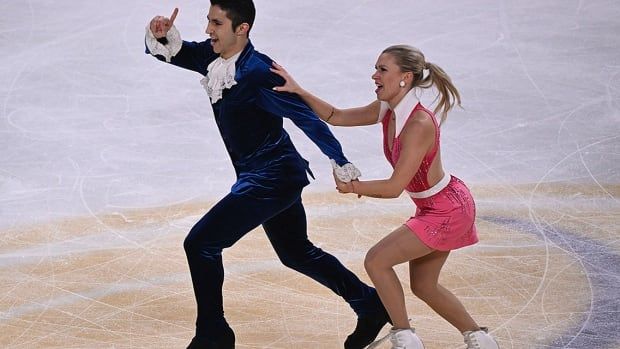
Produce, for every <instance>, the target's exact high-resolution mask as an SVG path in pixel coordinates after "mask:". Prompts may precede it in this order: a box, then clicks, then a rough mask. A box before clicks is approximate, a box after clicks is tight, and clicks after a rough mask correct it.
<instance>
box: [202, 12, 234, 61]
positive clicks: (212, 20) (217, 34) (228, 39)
mask: <svg viewBox="0 0 620 349" xmlns="http://www.w3.org/2000/svg"><path fill="white" fill-rule="evenodd" d="M207 19H208V20H209V24H207V29H206V30H205V32H206V33H207V35H209V37H210V38H211V45H212V46H213V51H215V52H216V53H219V54H220V56H222V57H223V58H230V56H232V55H234V54H235V53H236V51H237V50H238V49H239V40H240V38H241V37H242V36H239V35H237V34H236V33H235V31H234V30H233V28H232V21H231V20H230V19H229V18H228V17H227V16H226V12H225V11H223V10H222V9H221V8H220V7H219V6H217V5H213V6H211V7H210V8H209V14H208V15H207Z"/></svg>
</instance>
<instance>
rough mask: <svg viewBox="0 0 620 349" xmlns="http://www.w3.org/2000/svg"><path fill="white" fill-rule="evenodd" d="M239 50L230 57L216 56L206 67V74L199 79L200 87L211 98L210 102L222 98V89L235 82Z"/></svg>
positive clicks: (233, 84)
mask: <svg viewBox="0 0 620 349" xmlns="http://www.w3.org/2000/svg"><path fill="white" fill-rule="evenodd" d="M240 55H241V52H239V53H237V54H236V55H234V56H232V57H230V58H227V59H226V58H222V57H218V58H217V59H216V60H214V61H213V62H211V64H209V66H208V67H207V75H206V76H205V77H204V78H202V80H200V83H201V84H202V87H204V89H205V90H206V91H207V94H208V95H209V97H210V98H211V103H215V102H217V101H219V100H220V99H222V91H224V89H227V88H231V87H233V86H235V85H236V84H237V81H235V71H236V70H235V62H237V58H239V56H240Z"/></svg>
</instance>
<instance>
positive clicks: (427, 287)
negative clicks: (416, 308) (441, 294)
mask: <svg viewBox="0 0 620 349" xmlns="http://www.w3.org/2000/svg"><path fill="white" fill-rule="evenodd" d="M410 286H411V292H413V294H414V295H415V296H416V297H418V298H419V299H421V300H423V301H426V300H428V299H430V298H431V297H433V296H435V295H436V294H437V292H438V290H437V284H428V283H424V282H419V281H416V280H415V279H413V280H411V284H410Z"/></svg>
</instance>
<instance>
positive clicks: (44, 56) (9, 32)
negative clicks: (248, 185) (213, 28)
mask: <svg viewBox="0 0 620 349" xmlns="http://www.w3.org/2000/svg"><path fill="white" fill-rule="evenodd" d="M255 2H256V6H257V18H256V22H255V24H254V28H253V29H252V32H251V35H250V38H251V40H252V42H253V44H254V45H255V47H256V48H257V49H258V50H259V51H261V52H263V53H266V54H268V55H269V56H271V57H272V58H273V59H275V60H276V61H278V62H279V63H281V64H282V65H284V66H285V67H286V68H287V69H288V70H289V72H291V74H292V75H293V76H294V77H295V78H296V79H297V80H298V81H299V82H300V83H301V84H302V85H304V86H305V87H306V88H307V89H309V90H311V91H313V92H315V93H316V94H318V95H319V96H322V97H323V98H325V99H326V100H328V101H329V102H331V103H333V104H334V105H336V106H338V107H352V106H359V105H365V104H367V103H369V102H370V101H372V100H373V99H374V98H375V95H374V88H375V87H374V84H373V81H372V80H371V78H370V76H371V74H372V73H373V72H374V68H373V67H374V64H375V61H376V58H377V56H378V54H379V53H380V52H381V50H383V49H384V48H385V47H387V46H389V45H392V44H400V43H406V44H410V45H413V46H416V47H419V48H420V49H421V50H422V51H423V52H424V53H425V55H426V58H427V60H428V61H430V62H433V63H436V64H438V65H439V66H441V67H442V68H444V69H445V70H446V71H447V73H448V74H449V75H450V76H451V77H452V79H453V81H454V83H455V85H456V86H457V88H459V90H460V92H461V95H462V99H463V109H456V110H455V111H453V112H452V113H451V114H450V115H449V117H448V120H447V122H446V123H445V124H444V125H443V127H442V137H443V138H442V158H443V163H444V165H445V167H446V169H447V170H448V171H449V172H451V173H453V174H455V175H457V176H458V177H460V178H462V179H463V180H464V181H465V182H466V183H468V185H469V186H470V187H471V189H472V191H473V193H474V196H475V198H476V200H477V212H478V220H477V224H478V230H479V233H480V240H481V241H480V243H478V244H477V245H475V246H473V247H469V248H465V249H462V250H457V251H455V252H454V253H453V254H452V255H451V257H450V259H448V263H447V264H446V266H445V268H444V272H443V274H442V277H441V280H440V281H441V283H442V284H443V285H444V286H446V287H447V288H449V289H450V290H452V291H453V292H454V293H455V294H456V295H457V296H458V297H459V298H460V299H461V300H462V301H463V303H464V304H465V305H466V307H467V308H468V309H469V310H470V311H471V313H472V315H473V316H474V318H475V319H476V320H477V321H478V322H479V323H480V324H481V325H484V326H488V327H489V328H490V329H491V331H492V333H493V335H494V336H495V337H496V338H497V339H498V341H499V343H500V344H501V348H502V349H508V348H514V349H532V348H554V349H555V348H576V349H577V348H597V349H608V348H620V296H619V295H620V201H619V197H620V165H619V163H620V20H619V19H618V18H620V2H619V1H617V0H613V1H611V0H610V1H603V0H592V1H574V0H539V1H534V0H525V1H518V0H498V1H491V0H486V1H485V0H464V1H448V0H435V1H429V0H415V1H406V0H399V1H397V0H385V1H359V0H357V1H356V0H338V1H325V0H319V1H293V0H255ZM208 6H209V2H208V1H183V0H177V1H176V2H174V1H168V0H163V1H160V2H152V1H145V0H135V1H118V0H108V1H82V2H78V1H68V0H65V1H60V0H29V1H18V0H3V1H2V2H0V11H1V13H2V14H3V15H2V19H1V20H0V52H2V57H3V58H2V61H1V63H0V348H16V349H17V348H28V349H30V348H185V346H186V345H187V344H188V342H189V340H190V339H191V337H192V335H193V330H194V320H195V303H194V298H193V291H192V286H191V280H190V275H189V270H188V267H187V263H186V259H185V255H184V251H183V246H182V243H183V239H184V237H185V235H186V234H187V232H188V231H189V229H191V227H192V226H193V224H194V223H195V222H196V221H197V220H198V219H199V218H200V217H201V216H202V215H203V214H204V213H205V212H206V211H207V210H208V209H209V208H210V207H211V206H212V205H213V204H214V203H215V202H217V200H218V199H219V198H220V197H222V196H223V195H225V194H226V193H227V192H228V190H229V189H230V186H231V185H232V184H233V182H234V171H233V168H232V165H231V164H230V160H229V158H228V155H227V154H226V150H225V148H224V146H223V143H222V141H221V139H220V138H219V134H218V131H217V128H216V125H215V122H214V120H213V114H212V111H211V109H210V105H209V100H208V97H207V95H206V93H205V91H204V90H203V88H202V87H201V85H200V83H199V80H200V79H201V76H200V75H198V74H196V73H193V72H188V71H183V70H181V69H178V68H175V67H172V66H168V65H166V64H163V63H161V62H159V61H157V60H155V59H153V58H152V57H150V56H149V55H145V54H144V44H143V40H144V28H145V26H146V24H147V23H148V21H149V20H150V19H151V18H152V17H153V16H155V15H165V16H169V15H170V13H172V10H173V8H174V7H179V9H180V12H179V15H178V17H177V20H176V23H175V24H176V26H177V28H178V29H179V31H180V32H181V35H182V37H183V38H184V39H186V40H197V41H199V40H203V39H205V38H206V36H205V34H204V27H205V25H206V13H207V11H208ZM432 97H433V96H432V95H431V94H426V95H425V96H424V99H423V100H424V101H428V102H432V100H433V98H432ZM286 128H287V130H288V131H289V132H290V134H291V136H292V138H293V141H294V142H295V144H296V146H297V148H298V149H299V150H300V152H301V153H302V155H304V157H305V158H307V159H308V160H310V163H311V167H312V169H313V171H314V174H315V176H316V180H315V181H312V183H311V184H310V185H309V186H308V187H307V188H306V190H305V191H304V203H305V206H306V210H307V214H308V223H309V234H310V238H311V240H312V241H313V242H314V243H315V244H317V245H318V246H320V247H322V248H323V249H325V250H326V251H328V252H330V253H332V254H334V255H335V256H337V257H338V258H339V259H340V260H341V261H342V262H343V263H344V264H345V265H347V266H348V267H349V268H350V269H351V270H353V271H354V272H355V273H356V274H357V275H359V276H360V278H362V279H363V280H365V281H369V279H368V277H367V275H366V272H365V271H364V268H363V259H364V256H365V253H366V251H367V250H368V249H369V248H370V247H371V246H372V245H373V244H374V243H375V242H377V241H378V240H379V239H380V238H382V237H383V236H385V235H386V234H387V233H388V232H390V231H391V230H393V229H394V228H396V227H398V226H399V225H400V224H402V223H403V222H404V221H405V220H406V219H407V218H408V217H409V216H410V215H411V214H412V213H413V206H412V204H411V201H410V199H408V198H407V197H405V196H402V197H401V198H399V199H393V200H379V199H370V198H362V199H357V198H355V197H354V196H348V195H340V194H338V193H337V192H336V191H335V190H334V185H333V180H332V178H331V169H330V165H329V161H328V159H327V158H326V157H325V156H323V155H322V154H321V153H320V151H319V150H318V148H317V147H316V146H315V145H314V144H312V143H311V142H310V141H309V140H308V139H307V138H306V137H305V136H304V135H303V133H301V132H300V131H299V130H298V129H296V128H295V126H294V125H293V124H292V123H290V122H288V121H287V122H286ZM332 130H333V132H334V134H335V135H336V136H337V137H338V138H339V140H340V141H341V143H342V145H343V148H344V150H345V153H346V154H347V156H348V158H349V159H350V160H351V161H353V162H354V163H355V164H356V165H357V166H358V167H359V168H360V169H361V170H362V173H363V178H364V179H379V178H385V177H386V176H388V175H389V174H390V168H389V165H388V163H387V162H386V161H385V158H384V157H383V153H382V148H381V129H380V126H376V125H375V126H368V127H358V128H333V127H332ZM224 263H225V267H226V280H225V284H224V289H225V294H224V297H225V310H226V316H227V319H228V321H229V323H230V324H231V326H232V327H233V329H234V330H235V332H236V335H237V348H240V349H246V348H247V349H249V348H270V349H284V348H303V349H305V348H308V349H310V348H320V349H331V348H342V342H343V341H344V339H345V338H346V336H347V335H348V333H349V332H351V330H352V329H353V328H354V326H355V315H354V313H353V312H352V311H351V310H350V308H349V307H348V305H347V304H346V303H345V302H344V301H343V300H341V299H340V298H338V297H337V296H335V295H334V294H333V293H331V292H330V291H329V290H327V289H325V288H323V287H322V286H320V285H319V284H317V283H315V282H313V281H311V280H309V279H307V278H305V277H303V276H302V275H301V274H298V273H296V272H294V271H291V270H289V269H287V268H286V267H284V266H283V265H282V264H280V263H279V261H278V259H277V257H276V255H275V253H274V252H273V250H272V249H271V247H270V245H269V242H268V240H267V239H266V237H265V235H264V233H263V231H262V229H261V228H259V229H256V230H254V231H252V232H251V233H249V234H248V235H247V236H246V237H245V238H244V239H242V240H241V241H240V242H239V243H238V244H236V245H235V246H233V247H232V248H230V249H227V250H225V252H224ZM397 272H398V274H399V275H400V276H401V280H402V282H403V286H404V287H405V290H406V295H407V296H406V301H407V306H408V310H409V314H410V316H411V318H412V324H413V325H414V326H415V327H416V329H417V333H418V334H419V336H420V337H421V338H422V340H423V341H424V343H425V345H426V349H445V348H463V347H464V345H463V343H462V337H461V335H460V334H459V333H458V331H456V330H455V329H454V328H453V327H451V326H450V325H449V324H448V323H447V322H446V321H445V320H443V319H441V318H440V317H439V316H438V315H436V314H435V313H434V312H433V311H432V310H431V309H430V308H429V307H428V306H426V305H425V304H423V303H422V302H421V301H419V300H418V299H416V298H415V297H414V296H413V295H412V294H411V292H410V291H409V292H408V291H407V287H408V286H407V285H408V282H409V279H408V271H407V269H406V268H405V266H400V267H399V268H397ZM387 329H388V328H387V326H386V328H385V329H384V331H383V333H385V332H386V331H387ZM384 347H385V348H388V347H389V346H388V345H387V344H386V345H385V346H384Z"/></svg>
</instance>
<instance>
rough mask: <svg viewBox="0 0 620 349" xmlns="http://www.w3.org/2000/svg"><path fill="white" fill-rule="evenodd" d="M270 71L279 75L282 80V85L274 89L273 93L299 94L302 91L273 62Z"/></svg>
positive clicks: (291, 78)
mask: <svg viewBox="0 0 620 349" xmlns="http://www.w3.org/2000/svg"><path fill="white" fill-rule="evenodd" d="M270 70H271V71H272V72H274V73H276V74H278V75H280V76H281V77H282V78H283V79H284V85H282V86H276V87H274V88H273V89H274V91H278V92H290V93H296V94H299V93H300V92H301V91H302V89H301V86H299V84H298V83H297V82H296V81H295V80H294V79H293V77H292V76H291V75H290V74H289V73H288V72H287V71H286V70H284V68H282V66H281V65H279V64H278V63H276V62H273V67H272V68H270Z"/></svg>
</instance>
